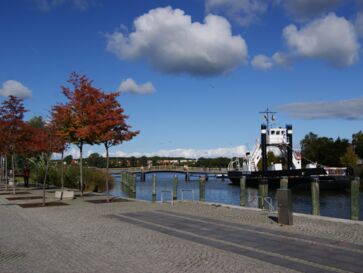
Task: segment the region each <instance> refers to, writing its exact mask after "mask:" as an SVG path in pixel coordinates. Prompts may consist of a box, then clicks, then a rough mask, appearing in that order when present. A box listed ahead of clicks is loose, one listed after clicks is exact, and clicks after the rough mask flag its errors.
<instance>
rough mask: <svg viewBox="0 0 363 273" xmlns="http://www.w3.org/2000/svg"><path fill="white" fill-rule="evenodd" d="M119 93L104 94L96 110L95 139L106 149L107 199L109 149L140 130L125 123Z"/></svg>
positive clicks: (125, 116) (135, 134) (129, 138)
mask: <svg viewBox="0 0 363 273" xmlns="http://www.w3.org/2000/svg"><path fill="white" fill-rule="evenodd" d="M118 96H119V93H117V92H115V93H109V94H104V95H103V98H102V100H101V105H100V108H99V110H98V116H99V117H98V122H97V126H96V132H97V141H98V142H100V143H102V144H103V145H104V146H105V149H106V191H107V201H109V181H108V168H109V149H110V148H111V147H112V146H115V145H119V144H121V143H123V142H124V141H129V140H131V139H132V138H133V137H135V136H137V135H138V134H139V133H140V131H131V130H130V128H131V126H129V125H127V124H126V119H127V118H128V116H127V115H125V114H124V109H123V108H122V107H121V105H120V103H119V102H118V101H117V99H116V98H117V97H118Z"/></svg>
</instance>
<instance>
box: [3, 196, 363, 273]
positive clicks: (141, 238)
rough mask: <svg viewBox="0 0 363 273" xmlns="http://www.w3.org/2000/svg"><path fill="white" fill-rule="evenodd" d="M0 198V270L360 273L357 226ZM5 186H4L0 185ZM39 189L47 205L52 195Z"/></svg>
mask: <svg viewBox="0 0 363 273" xmlns="http://www.w3.org/2000/svg"><path fill="white" fill-rule="evenodd" d="M19 191H21V192H29V194H19V195H16V197H24V198H16V200H8V199H7V198H9V197H14V196H12V195H6V194H4V195H0V272H1V273H12V272H17V273H28V272H29V273H30V272H32V273H33V272H37V273H43V272H44V273H53V272H57V273H58V272H67V273H68V272H87V273H88V272H104V273H108V272H140V273H148V272H198V273H202V272H208V273H212V272H216V273H217V272H218V273H221V272H362V271H361V270H359V269H361V268H363V225H362V224H360V223H354V222H352V221H330V220H328V219H324V218H316V217H305V216H295V217H294V225H293V226H280V225H279V224H277V223H276V222H275V221H273V220H271V219H270V218H269V216H270V215H269V214H268V213H267V212H262V211H259V210H251V209H236V208H228V207H220V206H211V205H206V204H197V203H181V202H176V203H174V205H173V206H172V205H170V204H159V203H156V204H153V203H149V202H141V201H140V202H139V201H127V202H119V203H109V204H102V203H99V204H95V203H90V202H86V201H87V200H99V199H103V198H104V197H102V196H87V197H84V198H83V199H82V198H77V199H74V200H67V201H64V202H65V203H67V204H69V205H68V206H59V207H45V208H26V209H24V208H21V207H19V206H17V205H14V204H25V203H39V202H40V201H41V200H40V199H37V198H34V199H30V198H25V197H26V196H28V197H31V196H35V197H36V196H38V197H39V196H41V195H42V194H41V191H39V190H33V189H29V190H27V189H21V190H19ZM2 192H4V191H2ZM53 196H54V193H51V192H48V193H47V202H49V201H54V198H53Z"/></svg>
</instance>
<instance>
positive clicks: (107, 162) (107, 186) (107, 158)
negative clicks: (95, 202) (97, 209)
mask: <svg viewBox="0 0 363 273" xmlns="http://www.w3.org/2000/svg"><path fill="white" fill-rule="evenodd" d="M105 147H106V191H107V202H110V191H109V185H108V165H109V155H108V146H107V145H105Z"/></svg>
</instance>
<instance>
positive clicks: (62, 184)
mask: <svg viewBox="0 0 363 273" xmlns="http://www.w3.org/2000/svg"><path fill="white" fill-rule="evenodd" d="M63 161H64V151H62V160H61V162H62V166H61V189H62V191H63V188H64V162H63Z"/></svg>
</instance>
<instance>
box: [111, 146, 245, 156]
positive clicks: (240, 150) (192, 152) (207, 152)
mask: <svg viewBox="0 0 363 273" xmlns="http://www.w3.org/2000/svg"><path fill="white" fill-rule="evenodd" d="M245 153H246V147H245V146H244V145H240V146H236V147H230V148H214V149H170V150H159V151H157V152H151V153H125V152H123V151H116V152H113V153H111V155H112V156H119V157H129V156H135V157H140V156H143V155H144V156H148V157H149V156H164V157H187V158H199V157H208V158H216V157H242V156H244V155H245Z"/></svg>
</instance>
